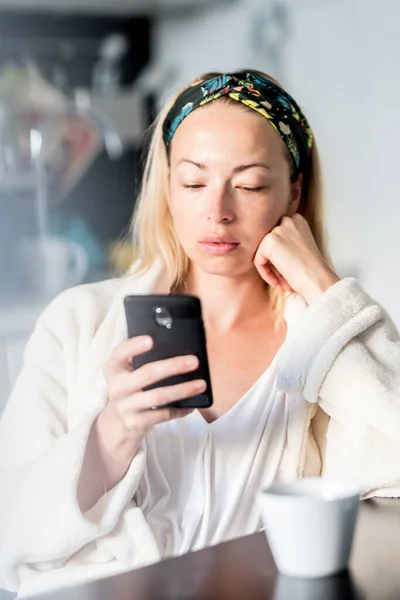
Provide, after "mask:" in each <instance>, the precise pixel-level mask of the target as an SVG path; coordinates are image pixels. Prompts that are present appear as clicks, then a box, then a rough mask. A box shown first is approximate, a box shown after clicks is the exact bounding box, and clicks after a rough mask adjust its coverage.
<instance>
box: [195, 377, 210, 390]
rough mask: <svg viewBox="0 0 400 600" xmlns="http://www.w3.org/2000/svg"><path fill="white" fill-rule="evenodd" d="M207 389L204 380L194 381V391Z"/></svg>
mask: <svg viewBox="0 0 400 600" xmlns="http://www.w3.org/2000/svg"><path fill="white" fill-rule="evenodd" d="M206 387H207V384H206V382H205V381H204V379H201V380H200V381H196V382H195V384H194V388H195V389H196V390H205V389H206Z"/></svg>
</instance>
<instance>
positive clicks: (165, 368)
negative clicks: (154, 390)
mask: <svg viewBox="0 0 400 600" xmlns="http://www.w3.org/2000/svg"><path fill="white" fill-rule="evenodd" d="M198 366H199V359H198V358H197V356H175V357H174V358H167V359H165V360H159V361H155V362H152V363H148V364H147V365H143V367H140V369H137V370H136V371H134V372H133V374H132V381H133V382H134V386H135V388H136V389H138V390H141V389H143V388H145V387H147V386H149V385H153V384H154V383H157V382H159V381H162V380H163V379H166V378H167V377H172V376H173V375H181V374H183V373H190V372H192V371H195V370H196V369H197V368H198Z"/></svg>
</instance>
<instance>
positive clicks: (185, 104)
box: [163, 72, 313, 173]
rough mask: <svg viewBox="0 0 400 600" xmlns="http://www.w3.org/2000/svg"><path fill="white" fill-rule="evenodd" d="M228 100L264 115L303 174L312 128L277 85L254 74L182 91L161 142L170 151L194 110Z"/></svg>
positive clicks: (223, 77) (234, 75) (228, 76)
mask: <svg viewBox="0 0 400 600" xmlns="http://www.w3.org/2000/svg"><path fill="white" fill-rule="evenodd" d="M221 96H229V97H230V98H233V99H234V100H237V101H238V102H242V103H243V104H245V105H246V106H249V107H250V108H252V109H253V110H255V111H257V112H258V113H260V114H261V115H263V116H264V117H265V118H266V119H268V121H269V122H270V123H271V125H272V127H273V128H274V129H275V130H276V131H277V133H278V134H279V135H280V137H281V138H282V140H283V141H284V142H285V144H286V146H287V148H288V150H289V152H290V154H291V156H292V158H293V162H294V165H295V168H296V172H297V173H302V172H304V171H305V166H306V164H307V161H308V156H309V150H310V148H311V147H312V144H313V134H312V131H311V127H310V125H309V123H308V121H307V119H306V117H305V115H304V114H303V112H302V111H301V109H300V107H299V106H298V104H297V103H296V101H295V100H294V99H293V98H292V96H290V95H289V94H288V93H287V92H285V90H283V89H282V88H281V87H280V86H279V85H277V84H276V83H274V82H273V81H271V80H270V79H267V78H265V77H261V76H260V75H258V74H256V73H250V72H243V73H232V74H230V73H227V74H225V75H219V76H217V77H213V78H212V79H207V80H202V81H197V82H196V83H194V84H193V85H191V86H190V87H189V88H188V89H186V90H184V91H183V92H182V93H181V94H180V95H179V96H178V98H177V99H176V101H175V103H174V105H173V106H172V108H171V110H170V111H169V113H168V115H167V116H166V118H165V120H164V123H163V139H164V143H165V145H166V147H167V149H168V148H169V145H170V143H171V140H172V138H173V136H174V134H175V132H176V130H177V129H178V127H179V125H180V124H181V123H182V121H183V119H184V118H185V117H187V116H188V115H189V114H190V113H191V112H192V111H193V110H195V109H196V108H198V107H199V106H203V105H204V104H207V103H208V102H211V101H212V100H216V99H217V98H221Z"/></svg>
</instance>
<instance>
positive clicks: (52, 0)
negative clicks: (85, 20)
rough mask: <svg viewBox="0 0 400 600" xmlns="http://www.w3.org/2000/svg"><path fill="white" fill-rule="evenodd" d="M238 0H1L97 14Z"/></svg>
mask: <svg viewBox="0 0 400 600" xmlns="http://www.w3.org/2000/svg"><path fill="white" fill-rule="evenodd" d="M235 2H237V0H115V1H114V2H109V0H0V8H12V9H14V10H15V9H19V10H21V11H23V10H29V9H32V8H34V9H35V10H38V9H39V10H40V9H41V10H48V11H52V12H54V11H57V10H59V11H62V12H66V11H68V12H85V13H96V14H99V13H100V14H101V13H104V14H123V15H129V16H131V15H137V14H139V15H143V14H164V15H165V14H168V13H171V12H177V11H179V12H180V13H182V11H195V10H197V11H198V10H204V9H206V8H212V7H213V6H215V5H217V4H233V3H235Z"/></svg>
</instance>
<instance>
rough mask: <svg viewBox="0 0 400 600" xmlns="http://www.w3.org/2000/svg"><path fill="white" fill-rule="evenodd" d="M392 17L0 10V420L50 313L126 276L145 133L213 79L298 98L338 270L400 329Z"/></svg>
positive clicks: (197, 6)
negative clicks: (236, 79) (221, 76)
mask: <svg viewBox="0 0 400 600" xmlns="http://www.w3.org/2000/svg"><path fill="white" fill-rule="evenodd" d="M399 19H400V4H399V3H398V0H381V1H380V2H379V3H378V2H376V0H113V1H112V2H110V1H109V0H0V412H1V410H2V407H3V406H4V404H5V402H6V398H7V396H8V393H9V389H10V387H11V386H12V384H13V382H14V380H15V377H16V375H17V373H18V371H19V369H20V367H21V364H22V354H23V348H24V345H25V343H26V340H27V338H28V337H29V335H30V333H31V332H32V329H33V327H34V324H35V321H36V319H37V317H38V315H39V314H40V313H41V311H42V310H43V308H44V306H45V305H46V304H47V303H48V302H49V300H50V299H51V298H52V297H54V296H55V295H57V294H58V293H59V292H60V291H62V290H63V289H65V288H67V287H70V286H71V285H75V284H79V283H81V282H90V281H96V280H100V279H104V278H107V277H110V276H114V275H115V274H116V273H118V271H119V270H120V269H123V268H124V267H125V266H126V265H127V264H128V263H129V260H130V253H129V245H127V244H126V243H124V236H126V234H127V229H128V226H129V220H130V217H131V214H132V210H133V207H134V203H135V197H136V194H137V189H138V184H139V182H140V176H141V161H140V157H141V151H142V146H143V141H144V133H145V131H146V128H147V127H148V126H149V124H150V123H151V121H152V120H153V118H154V116H155V114H156V112H157V110H158V108H159V106H161V105H162V104H163V102H164V100H165V99H166V98H167V96H168V95H169V94H170V93H171V92H172V91H173V90H174V89H176V88H177V87H179V86H180V85H181V84H183V83H185V82H187V81H188V80H189V79H191V78H192V77H194V76H196V75H198V74H200V73H202V72H205V71H208V70H221V71H230V70H236V69H241V68H246V67H252V68H257V69H261V70H264V71H267V72H269V73H270V74H271V75H273V76H275V77H277V78H278V79H279V80H280V81H281V82H282V84H283V85H285V86H286V87H287V88H288V89H289V91H290V92H291V93H292V94H293V95H294V96H295V98H296V99H297V100H298V102H299V103H300V105H301V106H302V107H303V108H304V111H305V113H306V114H307V115H308V117H309V120H310V121H311V124H312V126H313V128H314V132H315V134H316V138H317V140H318V144H319V147H320V150H321V154H322V160H323V166H324V170H325V176H326V196H327V216H328V219H327V224H328V230H329V235H330V247H331V252H332V256H333V258H334V261H335V263H336V266H337V270H338V272H339V274H340V275H342V276H347V275H354V276H356V277H357V278H358V279H359V280H360V282H361V283H362V285H364V287H365V288H366V289H367V291H368V292H369V293H371V294H372V295H373V296H374V297H375V298H377V299H378V300H379V301H380V302H381V303H382V304H383V305H384V306H385V308H387V309H388V311H389V312H390V314H391V315H392V317H393V319H394V321H395V322H396V324H397V326H400V284H399V281H398V279H397V275H398V274H397V268H398V260H397V257H398V255H399V254H400V252H399V244H400V242H399V235H400V234H399V230H398V222H397V218H398V217H400V198H399V196H400V194H399V190H398V187H399V186H398V172H399V167H398V155H399V152H398V148H397V134H398V132H399V131H400V115H399V111H398V106H399V105H400V103H399V100H400V83H399V81H400V79H399V66H398V56H399V52H400V36H399V35H398V25H397V24H398V21H399Z"/></svg>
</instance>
